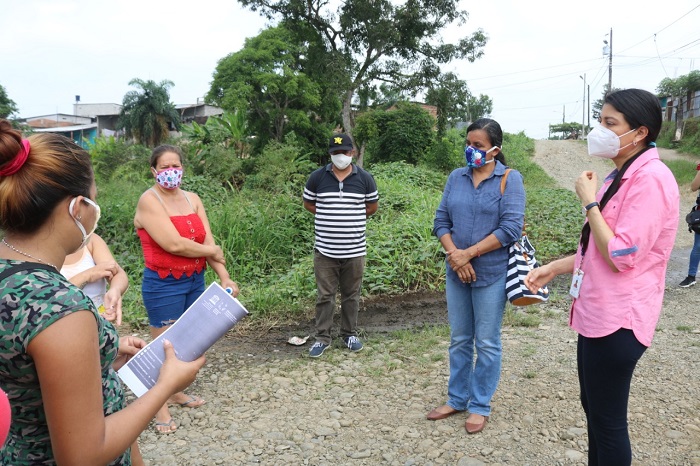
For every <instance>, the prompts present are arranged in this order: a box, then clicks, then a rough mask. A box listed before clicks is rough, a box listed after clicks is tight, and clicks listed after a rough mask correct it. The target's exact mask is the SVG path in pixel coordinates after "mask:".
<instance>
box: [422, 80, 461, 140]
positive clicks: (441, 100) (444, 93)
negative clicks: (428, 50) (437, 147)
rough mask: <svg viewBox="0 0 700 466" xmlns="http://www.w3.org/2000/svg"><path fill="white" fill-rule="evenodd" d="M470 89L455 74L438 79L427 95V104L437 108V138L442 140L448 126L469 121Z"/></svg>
mask: <svg viewBox="0 0 700 466" xmlns="http://www.w3.org/2000/svg"><path fill="white" fill-rule="evenodd" d="M469 97H470V93H469V87H468V86H467V82H466V81H464V80H462V79H459V78H458V77H457V75H455V74H454V73H446V74H443V75H442V76H440V77H439V78H438V80H437V81H436V82H435V85H433V86H431V87H430V88H429V89H428V92H426V94H425V103H427V104H430V105H435V107H437V137H438V139H440V138H442V137H443V136H444V135H445V132H446V131H447V126H448V124H454V123H455V122H456V121H467V119H468V116H467V115H468V113H469V107H468V105H469Z"/></svg>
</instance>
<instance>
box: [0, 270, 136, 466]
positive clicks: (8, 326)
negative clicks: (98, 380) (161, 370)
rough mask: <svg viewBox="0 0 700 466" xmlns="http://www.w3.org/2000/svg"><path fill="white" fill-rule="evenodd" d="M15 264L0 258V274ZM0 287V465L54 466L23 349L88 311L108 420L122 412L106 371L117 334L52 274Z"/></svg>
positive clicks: (125, 459)
mask: <svg viewBox="0 0 700 466" xmlns="http://www.w3.org/2000/svg"><path fill="white" fill-rule="evenodd" d="M18 264H22V262H21V261H8V260H5V259H0V272H2V271H4V270H5V269H7V268H8V267H10V266H13V265H18ZM0 286H1V288H2V293H1V294H0V387H2V388H3V390H5V392H6V393H7V396H8V398H9V400H10V406H11V408H12V422H11V425H10V433H9V435H8V437H7V440H6V441H5V445H4V446H3V447H2V450H0V465H3V466H4V465H8V466H9V465H12V466H20V465H29V464H32V465H34V464H55V460H54V458H53V452H52V449H51V441H50V437H49V429H48V425H47V423H46V413H45V412H44V407H43V404H42V400H41V387H40V385H39V378H38V375H37V372H36V367H35V365H34V361H33V360H32V358H31V357H30V356H29V355H28V354H27V347H28V346H29V343H30V342H31V341H32V339H33V338H34V337H35V336H37V335H38V334H39V333H41V332H42V331H43V330H45V329H46V328H48V327H49V325H51V324H53V323H54V322H56V321H57V320H58V319H60V318H61V317H64V316H67V315H69V314H71V313H73V312H76V311H81V310H85V309H88V310H91V311H92V312H93V314H95V320H96V321H97V330H98V333H99V345H100V348H99V349H100V364H101V367H102V397H103V409H104V413H105V415H108V414H111V413H113V412H116V411H119V410H120V409H122V408H123V407H124V392H123V390H122V386H121V383H120V381H119V379H118V377H117V374H116V372H115V371H114V370H113V369H112V362H113V361H114V359H115V358H116V356H117V351H118V349H119V335H118V333H117V331H116V329H115V328H114V326H112V324H111V323H109V322H107V321H106V320H105V319H102V318H100V317H99V314H98V313H97V310H96V309H95V306H94V304H93V303H92V301H91V300H90V298H88V297H87V296H86V295H85V294H84V293H83V292H82V290H80V289H79V288H77V287H75V286H73V285H72V284H71V283H70V282H68V281H67V280H66V279H65V278H64V277H63V276H62V275H61V274H60V273H58V271H56V272H49V271H48V270H44V269H32V270H22V271H19V272H17V273H15V274H13V275H10V276H9V277H7V278H6V279H5V280H3V282H2V284H1V285H0ZM66 383H71V381H70V380H66ZM75 402H76V403H80V400H79V399H76V400H75ZM111 464H113V465H130V464H131V459H130V452H129V451H128V450H127V451H126V452H125V453H124V454H123V455H121V456H120V457H119V458H117V459H116V460H115V461H114V462H112V463H111Z"/></svg>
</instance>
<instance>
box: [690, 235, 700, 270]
mask: <svg viewBox="0 0 700 466" xmlns="http://www.w3.org/2000/svg"><path fill="white" fill-rule="evenodd" d="M699 263H700V233H695V240H694V241H693V249H692V250H691V251H690V264H688V276H689V277H694V276H695V275H697V274H698V264H699Z"/></svg>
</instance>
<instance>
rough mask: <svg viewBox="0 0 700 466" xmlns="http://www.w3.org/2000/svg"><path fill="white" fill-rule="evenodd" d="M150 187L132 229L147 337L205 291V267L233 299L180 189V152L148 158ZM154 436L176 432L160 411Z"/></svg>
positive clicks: (206, 231)
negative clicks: (140, 261) (137, 243)
mask: <svg viewBox="0 0 700 466" xmlns="http://www.w3.org/2000/svg"><path fill="white" fill-rule="evenodd" d="M151 172H152V174H153V176H154V178H155V184H154V185H153V186H152V187H150V188H149V189H148V190H146V192H144V193H143V194H142V195H141V198H140V199H139V202H138V205H137V207H136V216H135V217H134V226H135V227H136V233H137V234H138V236H139V238H140V239H141V246H142V248H143V255H144V260H145V265H146V267H145V270H144V274H143V284H142V287H141V291H142V295H143V303H144V306H145V307H146V312H147V313H148V320H149V324H150V330H151V336H152V337H153V338H155V337H157V336H158V335H160V334H161V333H163V332H165V330H166V329H167V328H168V326H169V325H171V324H173V323H174V322H175V321H176V320H177V319H178V318H179V317H180V316H181V315H182V313H183V312H185V310H186V309H187V308H188V307H189V306H190V305H191V304H192V303H193V302H194V301H195V300H196V299H197V298H198V297H199V295H200V294H201V293H202V292H203V291H204V286H205V283H204V270H205V269H206V266H207V264H209V266H210V267H211V268H212V269H213V270H214V272H216V274H217V275H218V276H219V280H220V281H221V286H222V287H224V288H230V289H231V290H232V293H233V295H234V296H236V295H238V286H237V285H236V283H235V282H234V281H233V280H231V277H230V276H229V274H228V272H227V271H226V267H225V261H224V254H223V251H222V250H221V248H220V247H219V246H217V245H216V244H215V243H214V238H213V237H212V234H211V229H210V227H209V221H208V220H207V214H206V212H205V210H204V205H203V204H202V201H201V200H200V198H199V196H197V195H196V194H195V193H192V192H187V191H184V190H182V189H180V182H181V181H182V151H181V150H180V148H179V147H176V146H170V145H161V146H158V147H156V148H155V149H153V153H152V154H151ZM168 402H169V403H172V404H178V405H180V406H182V407H188V408H196V407H198V406H201V405H202V404H204V400H203V399H201V398H199V397H195V396H192V395H186V394H185V393H183V392H180V393H176V394H175V395H173V396H172V397H170V399H169V400H168ZM155 421H156V424H155V428H156V431H157V432H161V433H170V432H173V431H175V430H176V429H177V424H175V421H173V419H172V417H171V416H170V411H169V410H168V405H167V404H166V405H164V406H163V407H162V408H161V409H160V410H159V411H158V413H157V414H156V419H155Z"/></svg>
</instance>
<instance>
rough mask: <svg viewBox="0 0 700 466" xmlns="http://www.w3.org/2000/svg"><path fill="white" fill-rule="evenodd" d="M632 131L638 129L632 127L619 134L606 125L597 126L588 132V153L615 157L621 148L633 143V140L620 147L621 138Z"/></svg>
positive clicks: (594, 155)
mask: <svg viewBox="0 0 700 466" xmlns="http://www.w3.org/2000/svg"><path fill="white" fill-rule="evenodd" d="M632 131H636V129H631V130H629V131H627V132H626V133H625V134H621V135H619V136H618V135H617V134H615V133H614V132H613V131H612V130H610V129H608V128H606V127H604V126H600V125H598V126H596V127H595V128H593V130H592V131H591V132H590V133H588V155H592V156H593V157H602V158H605V159H614V158H615V157H617V154H618V153H619V152H620V150H621V149H624V148H625V147H627V146H630V145H632V144H633V142H630V143H629V144H627V145H626V146H624V147H620V138H621V137H622V136H625V135H627V134H630V133H631V132H632Z"/></svg>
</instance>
